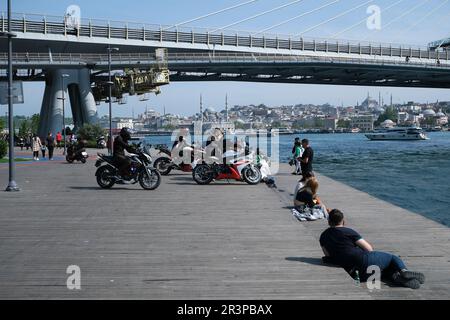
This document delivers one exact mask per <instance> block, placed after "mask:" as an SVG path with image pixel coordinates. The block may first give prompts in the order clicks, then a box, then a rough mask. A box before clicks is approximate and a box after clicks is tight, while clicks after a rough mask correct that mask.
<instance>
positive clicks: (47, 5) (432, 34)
mask: <svg viewBox="0 0 450 320" xmlns="http://www.w3.org/2000/svg"><path fill="white" fill-rule="evenodd" d="M397 2H398V4H396V5H393V4H394V3H393V2H392V1H388V0H379V1H365V0H348V1H345V2H344V1H336V3H335V4H333V5H330V6H327V7H326V8H325V9H324V10H320V11H317V12H315V13H314V14H311V15H307V16H304V17H302V18H301V19H294V18H295V17H296V16H299V15H302V14H306V13H307V12H310V11H312V10H314V9H315V8H317V7H320V6H325V5H327V4H328V3H330V1H329V0H319V1H312V0H303V1H299V2H296V3H294V4H293V5H290V6H288V7H285V8H282V9H280V10H276V11H274V12H271V13H270V14H266V15H262V16H260V17H257V18H254V19H249V20H246V19H247V18H249V17H252V16H256V15H258V14H260V13H263V12H265V11H270V10H271V9H273V8H276V7H277V6H283V5H284V4H287V3H289V2H288V1H283V0H271V1H267V0H259V1H255V2H253V3H249V4H248V5H244V6H240V7H239V8H237V9H234V10H230V11H227V12H224V13H222V14H218V15H214V16H210V17H206V18H204V19H198V20H196V21H194V22H192V23H188V24H185V25H183V27H206V28H213V29H214V28H217V27H223V26H227V25H230V24H233V23H235V22H238V21H243V22H242V23H237V24H235V25H233V26H232V27H230V28H229V29H232V30H247V31H253V32H259V31H261V30H264V29H267V28H268V27H271V26H275V25H277V24H280V23H282V24H281V25H280V26H279V27H276V28H273V29H271V30H269V31H268V32H270V33H272V34H277V33H278V34H291V35H298V34H299V32H300V31H305V30H310V29H311V28H312V27H314V26H317V25H320V23H321V22H326V21H328V20H331V19H333V18H334V17H337V16H339V15H340V14H341V13H345V12H349V13H348V14H345V15H343V16H342V17H340V18H337V19H333V20H331V21H329V22H327V23H323V25H320V26H319V27H317V28H314V29H313V30H311V31H309V32H306V33H305V35H304V36H305V37H310V38H329V37H331V36H332V35H333V34H336V32H340V31H343V30H346V29H348V28H349V27H351V26H356V27H355V28H353V29H350V30H348V31H347V32H344V33H342V34H341V35H340V37H339V38H342V39H359V40H370V41H374V42H383V43H392V42H394V43H397V42H401V43H405V44H419V45H422V46H425V45H426V44H427V43H428V42H430V41H433V40H437V39H440V38H444V37H448V36H449V32H448V31H446V30H450V15H449V14H448V13H449V12H450V3H448V2H447V3H446V2H444V1H441V0H430V1H427V2H426V3H424V2H423V1H419V0H414V1H396V2H395V3H397ZM240 3H243V1H238V0H227V1H220V2H216V1H214V2H213V1H206V0H197V1H195V3H194V4H192V3H191V2H189V3H185V2H182V1H176V0H169V1H165V2H164V3H161V2H157V3H148V2H143V1H138V0H130V1H128V3H127V8H126V9H124V7H123V4H122V2H120V1H115V0H112V1H108V3H107V5H105V4H106V2H105V1H95V2H93V1H87V0H78V1H69V0H62V1H58V3H57V4H55V2H54V1H50V0H42V1H38V2H31V1H24V0H17V1H14V3H13V11H14V12H24V13H40V14H48V15H54V16H62V15H63V14H64V12H65V10H66V8H67V7H68V6H69V5H71V4H77V5H79V6H80V8H81V17H82V18H98V19H110V20H120V21H139V22H146V23H155V24H161V25H175V24H178V23H180V22H184V21H188V20H192V19H193V18H197V17H200V16H202V15H206V14H209V13H211V12H217V11H220V10H221V9H223V8H227V7H232V6H234V5H238V4H240ZM366 3H367V5H365V4H366ZM422 3H424V4H423V5H422ZM369 5H377V6H379V8H380V9H381V29H380V30H369V29H368V28H367V26H366V23H360V24H359V25H358V24H357V23H358V22H361V21H364V19H365V18H367V17H368V16H369V15H368V13H367V9H368V7H369ZM136 8H139V10H136ZM174 8H176V10H174ZM352 8H357V10H354V11H351V12H350V10H352ZM387 8H389V10H387ZM0 9H1V10H3V11H4V10H5V9H6V8H5V3H1V5H0ZM413 9H414V10H413ZM437 9H439V10H437ZM149 12H151V13H152V14H151V15H150V14H149ZM168 12H169V13H170V14H167V13H168ZM291 19H292V21H289V20H291ZM287 21H288V22H287ZM283 22H287V23H283ZM417 22H421V23H420V26H419V25H417ZM437 23H439V24H437ZM436 25H439V28H437V27H436ZM446 26H448V27H446ZM24 91H25V95H24V96H25V104H23V105H15V113H16V114H23V115H31V114H34V113H39V111H40V107H41V101H42V99H41V98H42V95H43V92H44V83H43V82H36V83H34V82H33V83H32V82H25V83H24ZM367 91H370V92H372V94H371V95H373V96H378V92H379V91H381V92H382V94H383V95H384V96H387V95H390V93H392V94H393V96H394V102H397V103H402V102H405V101H410V100H414V101H418V102H426V101H436V100H450V92H449V91H448V90H445V89H421V88H380V87H353V86H330V85H327V86H324V85H306V84H304V85H300V84H264V83H245V82H178V83H170V84H169V85H167V86H163V87H161V94H160V95H158V96H155V95H150V100H149V101H146V102H141V101H139V97H137V96H130V97H128V99H127V100H128V101H127V104H124V105H117V104H115V105H113V114H114V115H116V116H125V115H127V114H131V112H132V108H134V110H135V112H142V110H144V109H145V107H146V106H150V105H153V106H159V108H163V107H164V106H165V108H166V110H167V112H172V113H176V114H181V115H189V114H191V113H193V112H194V110H195V109H197V108H198V104H199V101H198V100H199V96H200V94H202V95H203V97H204V102H205V105H206V106H209V105H211V106H218V105H222V104H224V97H225V94H228V95H229V101H230V105H234V104H251V103H254V104H258V103H266V104H270V105H281V104H296V103H316V104H323V103H327V102H328V103H330V104H335V105H341V104H349V105H352V104H355V103H356V102H357V101H358V100H360V99H361V97H364V96H365V95H366V92H367ZM68 106H69V104H68V105H67V107H68ZM5 109H6V108H5V107H4V106H2V107H0V112H2V113H4V110H5ZM107 109H108V107H107V105H106V104H104V103H101V104H100V105H99V106H98V113H99V115H100V116H101V115H104V114H106V113H107Z"/></svg>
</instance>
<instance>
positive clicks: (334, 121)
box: [324, 118, 338, 130]
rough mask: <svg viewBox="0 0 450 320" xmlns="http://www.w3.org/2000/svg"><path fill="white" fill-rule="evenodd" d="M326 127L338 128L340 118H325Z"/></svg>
mask: <svg viewBox="0 0 450 320" xmlns="http://www.w3.org/2000/svg"><path fill="white" fill-rule="evenodd" d="M324 121H325V123H324V127H325V129H330V130H336V128H337V123H338V119H336V118H325V120H324Z"/></svg>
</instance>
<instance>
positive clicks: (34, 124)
mask: <svg viewBox="0 0 450 320" xmlns="http://www.w3.org/2000/svg"><path fill="white" fill-rule="evenodd" d="M39 118H40V116H39V113H35V114H33V115H32V116H31V119H30V130H31V132H32V133H37V131H38V127H39Z"/></svg>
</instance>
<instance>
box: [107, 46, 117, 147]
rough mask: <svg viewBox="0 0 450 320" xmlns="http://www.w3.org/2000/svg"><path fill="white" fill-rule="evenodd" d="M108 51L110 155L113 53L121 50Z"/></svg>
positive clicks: (112, 49) (110, 139)
mask: <svg viewBox="0 0 450 320" xmlns="http://www.w3.org/2000/svg"><path fill="white" fill-rule="evenodd" d="M106 51H108V87H109V88H108V93H109V145H108V148H109V155H112V153H113V135H112V86H113V84H114V82H112V79H111V53H112V52H117V51H119V48H111V46H108V48H106Z"/></svg>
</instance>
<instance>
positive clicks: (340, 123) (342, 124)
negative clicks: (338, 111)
mask: <svg viewBox="0 0 450 320" xmlns="http://www.w3.org/2000/svg"><path fill="white" fill-rule="evenodd" d="M337 127H338V128H344V129H348V128H350V120H344V119H339V120H338V122H337Z"/></svg>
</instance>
